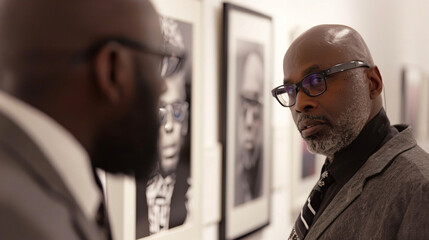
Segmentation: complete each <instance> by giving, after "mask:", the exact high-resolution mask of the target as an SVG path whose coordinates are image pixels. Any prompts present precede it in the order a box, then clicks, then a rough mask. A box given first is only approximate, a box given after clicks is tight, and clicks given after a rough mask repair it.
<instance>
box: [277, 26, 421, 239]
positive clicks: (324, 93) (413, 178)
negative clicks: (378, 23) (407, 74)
mask: <svg viewBox="0 0 429 240" xmlns="http://www.w3.org/2000/svg"><path fill="white" fill-rule="evenodd" d="M283 69H284V80H283V84H282V85H280V86H278V87H276V88H274V89H273V90H272V94H273V96H274V97H275V98H276V99H277V101H278V102H279V103H280V104H281V105H282V106H284V107H287V108H289V110H290V111H291V114H292V117H293V120H294V122H295V124H296V126H297V128H298V131H299V132H300V133H301V136H302V138H303V139H304V140H305V141H306V143H307V146H308V150H309V151H311V152H313V153H318V154H322V155H325V156H326V161H325V164H324V166H323V168H322V170H321V176H320V179H319V181H318V182H317V183H316V185H315V187H314V188H313V190H312V191H311V192H310V194H309V197H308V199H307V201H306V202H305V203H303V204H304V206H303V208H302V210H301V211H300V214H299V216H298V217H297V219H296V221H295V223H294V226H293V229H292V231H291V234H290V236H289V239H428V238H429V220H428V219H429V210H428V208H427V205H428V203H429V156H428V154H427V153H426V152H425V151H423V150H422V149H421V148H420V147H419V146H418V145H417V143H416V141H415V139H414V136H413V134H412V130H411V129H410V127H409V126H406V125H393V126H392V125H390V122H389V119H388V117H387V116H386V113H385V111H384V109H383V106H382V98H381V92H382V86H383V82H382V77H381V74H380V72H379V70H378V67H377V66H376V65H375V64H374V61H373V59H372V57H371V54H370V51H369V49H368V47H367V45H366V44H365V42H364V40H363V39H362V37H361V36H360V34H359V33H358V32H357V31H356V30H354V29H352V28H350V27H347V26H343V25H319V26H315V27H313V28H311V29H309V30H308V31H306V32H304V33H303V34H302V35H301V36H299V37H298V38H297V39H296V40H295V41H294V42H293V43H292V44H291V46H290V47H289V49H288V50H287V52H286V54H285V57H284V62H283Z"/></svg>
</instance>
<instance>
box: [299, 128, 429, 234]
mask: <svg viewBox="0 0 429 240" xmlns="http://www.w3.org/2000/svg"><path fill="white" fill-rule="evenodd" d="M395 127H396V128H397V129H398V130H399V131H400V133H399V134H397V135H396V136H394V137H393V138H392V139H391V140H389V141H388V142H387V143H386V144H385V145H384V146H382V147H381V148H380V150H378V151H377V152H376V153H374V154H373V155H372V156H371V157H370V158H369V159H368V160H367V162H366V163H365V164H364V165H363V166H362V167H361V169H359V170H358V172H357V173H356V174H355V175H354V176H353V177H352V178H351V179H350V180H349V181H348V182H347V183H346V185H344V187H343V188H342V189H341V190H340V191H339V192H338V194H337V195H336V196H335V198H334V199H333V200H332V202H331V203H330V204H329V205H328V207H327V208H326V209H325V211H324V212H323V213H322V215H321V216H320V218H319V219H318V220H317V221H316V222H315V223H314V225H313V226H312V227H311V229H310V231H309V232H308V234H307V237H306V238H305V239H306V240H307V239H429V155H428V154H427V153H426V152H425V151H423V150H422V149H421V148H420V147H419V146H417V144H416V141H415V140H414V137H413V134H412V131H411V129H410V128H409V127H408V128H407V127H406V126H404V125H398V126H395Z"/></svg>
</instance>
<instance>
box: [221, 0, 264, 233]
mask: <svg viewBox="0 0 429 240" xmlns="http://www.w3.org/2000/svg"><path fill="white" fill-rule="evenodd" d="M223 21H224V22H223V24H224V26H223V30H224V35H223V37H224V40H223V81H222V87H221V93H222V96H221V97H220V99H221V101H222V103H221V106H222V108H221V109H222V113H221V115H222V120H221V122H222V127H221V139H222V143H223V146H224V148H223V177H222V186H223V197H222V221H221V225H220V239H237V238H240V237H242V236H244V235H248V234H250V233H252V232H254V231H257V230H259V229H261V228H262V227H264V226H266V225H268V224H269V222H270V168H271V148H270V146H271V144H270V121H271V119H270V108H271V106H270V103H271V100H272V99H271V98H270V82H271V72H272V69H271V66H272V63H271V61H272V60H271V59H272V49H271V46H272V26H271V18H270V17H269V16H266V15H263V14H261V13H258V12H255V11H252V10H249V9H245V8H242V7H239V6H236V5H232V4H229V3H225V4H224V15H223ZM255 216H258V217H256V218H255Z"/></svg>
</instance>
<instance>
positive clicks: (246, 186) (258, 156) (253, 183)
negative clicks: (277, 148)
mask: <svg viewBox="0 0 429 240" xmlns="http://www.w3.org/2000/svg"><path fill="white" fill-rule="evenodd" d="M236 66H237V113H236V114H237V117H236V119H237V120H236V149H237V151H236V158H235V161H236V163H235V184H234V186H235V196H234V206H237V205H241V204H243V203H246V202H248V201H251V200H253V199H256V198H258V197H260V196H261V195H262V192H263V191H262V186H263V182H262V181H263V162H262V161H263V150H264V149H263V120H264V119H263V107H264V103H263V99H264V93H263V89H264V59H263V45H261V44H258V43H253V42H249V41H243V40H237V59H236Z"/></svg>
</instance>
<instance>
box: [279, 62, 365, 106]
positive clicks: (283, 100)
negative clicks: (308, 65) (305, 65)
mask: <svg viewBox="0 0 429 240" xmlns="http://www.w3.org/2000/svg"><path fill="white" fill-rule="evenodd" d="M360 67H366V68H369V67H370V65H369V64H368V63H365V62H362V61H351V62H349V63H340V64H337V65H335V66H333V67H331V68H328V69H326V70H323V71H321V72H318V73H311V74H308V75H307V76H305V77H304V78H303V79H302V80H301V81H299V82H298V83H296V84H283V85H280V86H278V87H276V88H274V89H273V90H272V91H271V93H272V94H273V97H275V98H276V99H277V101H278V102H279V103H280V104H281V105H282V106H283V107H292V106H293V105H295V102H296V95H297V94H298V91H299V89H301V90H302V91H303V92H304V93H305V94H307V95H308V96H310V97H317V96H320V95H322V94H323V93H324V92H326V90H327V87H328V86H327V84H326V77H327V76H329V75H332V74H334V73H338V72H343V71H346V70H350V69H354V68H360Z"/></svg>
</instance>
